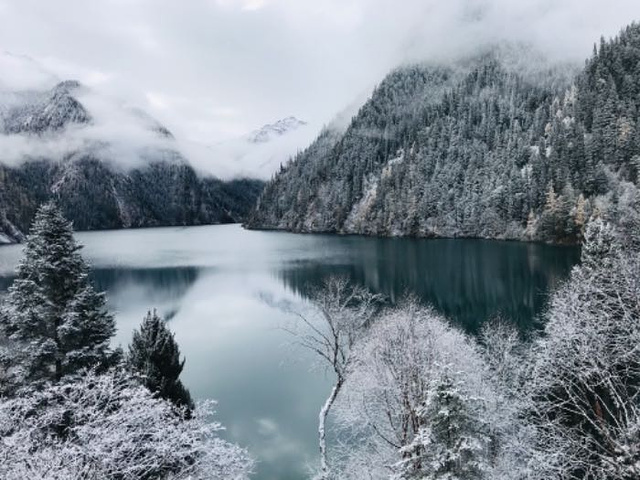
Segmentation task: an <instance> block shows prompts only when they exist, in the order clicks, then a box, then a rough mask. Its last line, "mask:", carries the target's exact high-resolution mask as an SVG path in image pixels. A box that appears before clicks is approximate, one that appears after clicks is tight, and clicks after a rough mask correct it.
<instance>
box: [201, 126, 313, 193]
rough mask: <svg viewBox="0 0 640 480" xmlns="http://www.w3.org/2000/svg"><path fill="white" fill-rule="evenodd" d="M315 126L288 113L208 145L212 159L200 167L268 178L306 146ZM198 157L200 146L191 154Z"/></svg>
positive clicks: (222, 173) (221, 173)
mask: <svg viewBox="0 0 640 480" xmlns="http://www.w3.org/2000/svg"><path fill="white" fill-rule="evenodd" d="M317 132H318V131H317V129H316V128H315V126H314V125H312V124H309V123H307V122H305V121H303V120H300V119H298V118H296V117H294V116H288V117H285V118H283V119H280V120H278V121H276V122H273V123H269V124H266V125H264V126H262V127H261V128H259V129H257V130H254V131H252V132H250V133H248V134H245V135H242V136H240V137H237V138H234V139H231V140H227V141H224V142H219V143H217V144H215V145H210V146H208V147H207V150H206V153H207V155H208V156H210V157H211V158H212V159H214V160H213V161H212V162H210V163H208V164H207V165H204V164H202V163H200V164H199V166H200V167H201V168H203V169H205V171H215V172H218V175H219V176H221V177H222V178H237V177H241V178H242V177H250V178H259V179H263V180H269V179H270V178H271V177H272V176H273V175H274V174H275V173H276V172H277V171H278V170H279V169H280V167H281V166H282V165H284V164H286V163H287V162H288V161H289V160H290V159H291V158H292V157H294V156H295V155H296V154H298V153H299V152H300V151H302V150H303V149H304V148H305V147H307V146H308V145H309V144H310V143H311V142H312V141H313V139H314V138H315V137H316V135H317ZM194 154H195V155H196V156H197V157H199V158H201V157H202V156H203V155H204V154H205V153H204V152H203V151H202V149H201V150H200V151H199V152H197V153H194Z"/></svg>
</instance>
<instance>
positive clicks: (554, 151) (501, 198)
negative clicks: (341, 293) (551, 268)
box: [247, 24, 640, 243]
mask: <svg viewBox="0 0 640 480" xmlns="http://www.w3.org/2000/svg"><path fill="white" fill-rule="evenodd" d="M639 60H640V27H639V26H638V25H636V24H634V25H632V26H630V27H628V28H627V29H625V30H624V31H623V32H622V33H621V35H620V36H619V37H617V38H615V39H613V40H611V41H609V42H605V41H604V40H603V41H602V42H601V43H600V44H599V46H598V47H597V49H596V51H595V53H594V55H593V56H592V58H591V59H589V60H588V61H587V63H586V67H584V68H583V69H581V70H579V69H577V68H575V67H573V66H572V65H566V64H558V63H556V62H545V61H544V57H543V56H542V57H541V56H540V55H538V54H536V53H535V50H531V49H529V48H524V47H523V46H522V45H515V46H505V45H502V46H500V47H499V48H497V49H491V50H489V51H488V52H487V53H484V54H476V55H474V56H472V57H469V58H468V59H467V60H464V61H457V62H449V63H439V64H438V63H430V64H417V65H413V66H406V67H401V68H399V69H397V70H395V71H393V72H392V73H391V74H389V75H388V76H387V77H386V78H385V79H384V81H383V82H382V83H381V84H380V85H379V86H378V87H377V88H376V90H375V91H374V93H373V95H372V97H371V98H370V100H369V101H367V102H366V103H365V105H364V106H363V107H362V108H361V109H360V111H359V112H358V114H357V115H356V116H355V117H354V118H353V120H352V121H351V123H350V125H349V127H348V128H347V130H346V131H345V132H344V134H342V135H339V136H335V135H333V136H331V135H327V134H326V133H323V134H321V135H320V137H319V138H318V139H317V140H316V142H314V143H313V144H312V145H311V146H310V147H309V148H308V149H307V150H305V151H304V152H302V153H301V154H300V155H298V156H297V157H296V158H295V159H294V160H293V161H292V162H290V163H289V164H288V165H287V166H285V167H284V168H283V169H282V171H281V172H280V173H279V174H278V175H277V176H276V177H275V178H274V179H273V180H272V181H271V182H270V183H269V184H268V185H267V187H266V189H265V191H264V193H263V194H262V196H261V197H260V199H259V202H258V206H257V208H256V210H255V211H254V212H253V214H252V216H251V217H250V220H249V221H248V223H247V225H248V226H249V227H251V228H269V229H284V230H291V231H296V232H338V233H358V234H367V235H383V236H404V235H413V236H423V237H432V236H445V237H482V238H503V239H520V240H526V239H529V240H544V241H552V242H569V243H573V242H576V241H578V240H579V239H580V237H581V234H582V229H583V227H584V223H585V221H586V220H587V219H588V218H589V217H590V216H592V215H596V216H602V217H605V218H607V219H608V220H610V221H612V222H614V223H618V224H621V223H625V224H627V226H629V225H636V224H637V220H638V211H639V210H638V206H639V205H640V197H639V196H638V189H637V182H638V167H639V166H640V162H639V161H638V159H639V158H640V143H639V142H638V138H639V136H638V133H637V127H636V125H637V124H638V120H639V116H638V115H639V114H638V111H639V110H638V103H637V102H638V100H637V99H638V98H639V97H638V88H639V86H638V85H640V84H639V83H638V82H637V78H639V76H640V72H639V71H637V68H638V67H637V66H638V65H639V64H640V63H639ZM521 65H529V68H526V69H523V68H520V66H521Z"/></svg>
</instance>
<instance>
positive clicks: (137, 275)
mask: <svg viewBox="0 0 640 480" xmlns="http://www.w3.org/2000/svg"><path fill="white" fill-rule="evenodd" d="M199 275H200V270H199V269H198V268H195V267H177V268H176V267H167V268H148V269H130V268H106V269H98V270H95V271H94V272H93V273H92V279H93V282H94V285H95V286H96V287H97V288H98V289H99V290H102V291H107V292H111V291H115V290H118V289H120V288H122V287H123V286H126V285H136V286H140V287H142V288H144V289H148V290H151V291H153V292H155V293H154V294H155V295H158V296H161V297H166V298H179V297H181V296H183V295H184V294H185V293H186V291H187V290H188V289H189V288H190V287H191V286H192V285H193V284H194V283H195V281H196V280H197V279H198V277H199Z"/></svg>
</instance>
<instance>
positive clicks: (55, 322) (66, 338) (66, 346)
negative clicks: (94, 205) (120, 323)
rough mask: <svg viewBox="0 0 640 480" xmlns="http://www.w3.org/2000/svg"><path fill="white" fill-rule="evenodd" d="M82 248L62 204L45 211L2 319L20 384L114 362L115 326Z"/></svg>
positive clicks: (10, 360)
mask: <svg viewBox="0 0 640 480" xmlns="http://www.w3.org/2000/svg"><path fill="white" fill-rule="evenodd" d="M81 248H82V247H81V246H80V245H78V244H77V242H76V241H75V239H74V237H73V228H72V224H71V222H69V221H68V220H67V219H65V218H64V216H63V215H62V213H61V211H60V209H59V208H58V207H57V206H56V204H55V203H54V202H49V203H47V204H45V205H43V206H42V207H40V209H39V210H38V212H37V214H36V217H35V220H34V223H33V226H32V228H31V232H30V234H29V236H28V238H27V243H26V246H25V249H24V258H23V259H22V261H21V262H20V264H19V266H18V268H17V278H16V279H15V281H14V282H13V285H12V286H11V287H10V289H9V293H8V296H7V298H6V301H5V303H4V305H3V306H2V312H1V313H2V315H1V316H0V317H1V325H2V331H3V333H4V336H6V337H7V338H6V340H7V344H9V345H10V351H9V354H8V355H7V356H6V357H7V359H8V360H7V363H8V364H7V365H6V367H7V369H8V370H14V371H19V372H20V374H19V375H17V376H16V378H14V380H15V381H17V382H18V384H20V383H22V382H37V381H46V380H54V381H57V380H60V379H61V378H62V377H63V376H65V375H69V374H73V373H74V372H76V371H78V370H79V369H81V368H88V367H90V368H94V367H95V368H100V367H104V366H106V365H108V364H110V363H111V362H112V361H113V359H114V352H113V351H112V350H111V349H110V347H109V342H110V340H111V338H112V337H113V335H114V333H115V322H114V319H113V317H112V316H111V315H109V313H107V311H106V310H105V298H104V294H102V293H98V292H96V291H95V290H94V289H93V287H92V285H91V282H90V281H89V276H88V275H89V268H88V266H87V264H86V263H85V261H84V260H83V258H82V256H81V255H80V252H79V251H80V249H81Z"/></svg>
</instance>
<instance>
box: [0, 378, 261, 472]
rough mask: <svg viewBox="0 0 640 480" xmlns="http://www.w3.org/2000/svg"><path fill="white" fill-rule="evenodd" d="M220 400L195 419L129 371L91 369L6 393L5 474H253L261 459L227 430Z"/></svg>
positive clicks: (2, 414) (2, 404) (0, 459)
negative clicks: (216, 410)
mask: <svg viewBox="0 0 640 480" xmlns="http://www.w3.org/2000/svg"><path fill="white" fill-rule="evenodd" d="M212 414H213V402H211V401H209V402H204V403H199V404H198V406H197V408H196V409H195V410H194V412H193V415H192V416H191V417H190V419H189V420H185V419H184V418H182V416H180V415H177V414H176V407H175V406H174V405H173V404H171V403H169V402H168V401H166V400H163V399H161V398H157V397H155V396H154V395H153V394H152V393H151V392H150V391H149V390H147V389H146V388H145V387H143V386H142V385H139V384H138V383H137V382H136V381H135V380H133V379H132V378H130V377H129V376H128V375H127V374H125V373H123V372H118V371H114V372H108V373H106V374H103V375H95V374H94V373H92V372H87V373H86V374H83V375H82V376H79V377H78V378H76V379H73V380H64V381H63V382H61V383H59V384H55V385H51V386H48V387H46V388H44V389H41V390H25V391H21V392H20V394H19V395H17V396H15V397H14V398H11V399H4V398H3V399H0V437H1V441H0V478H3V479H7V480H19V479H25V478H29V479H35V480H38V479H40V480H44V479H60V480H65V479H79V478H81V479H86V480H98V479H100V480H116V479H118V480H136V479H142V478H156V479H171V480H186V479H193V480H198V479H202V480H204V479H211V478H215V479H229V480H240V479H245V478H248V476H249V474H250V473H251V470H252V466H253V462H252V460H251V458H250V457H249V456H248V454H247V452H246V451H244V450H243V449H241V448H239V447H237V446H236V445H233V444H231V443H229V442H226V441H224V440H222V439H221V438H220V437H219V433H220V430H222V426H221V425H220V424H219V423H217V422H215V421H212V420H211V416H212Z"/></svg>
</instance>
